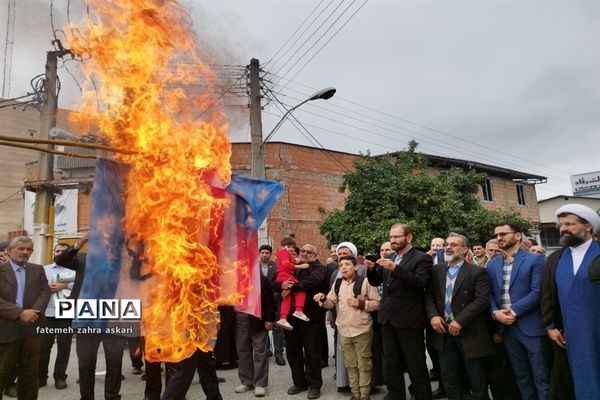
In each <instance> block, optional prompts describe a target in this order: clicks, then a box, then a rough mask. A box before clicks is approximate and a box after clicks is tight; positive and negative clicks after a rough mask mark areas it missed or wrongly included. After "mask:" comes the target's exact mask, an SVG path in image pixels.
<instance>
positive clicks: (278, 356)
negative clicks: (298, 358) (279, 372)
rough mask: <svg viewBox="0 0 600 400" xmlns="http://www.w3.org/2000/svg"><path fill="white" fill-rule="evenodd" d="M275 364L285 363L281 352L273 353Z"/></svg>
mask: <svg viewBox="0 0 600 400" xmlns="http://www.w3.org/2000/svg"><path fill="white" fill-rule="evenodd" d="M275 364H277V365H285V358H283V355H282V354H275Z"/></svg>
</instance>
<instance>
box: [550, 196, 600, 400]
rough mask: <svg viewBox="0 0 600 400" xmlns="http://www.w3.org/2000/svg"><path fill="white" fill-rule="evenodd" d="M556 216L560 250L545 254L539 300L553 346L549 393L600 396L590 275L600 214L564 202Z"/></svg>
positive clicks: (599, 318)
mask: <svg viewBox="0 0 600 400" xmlns="http://www.w3.org/2000/svg"><path fill="white" fill-rule="evenodd" d="M556 218H557V228H558V230H559V233H560V244H561V245H562V246H563V249H562V250H560V251H556V252H554V253H553V254H552V255H551V256H550V257H548V261H547V263H546V270H545V273H544V279H543V284H542V300H541V301H542V317H543V320H544V323H546V324H547V333H548V336H549V337H550V339H551V340H552V341H553V342H554V345H555V346H554V348H555V362H554V366H553V371H552V373H553V384H555V385H553V389H556V392H555V391H553V393H552V394H553V395H554V396H555V398H560V399H569V398H577V399H599V398H600V284H598V283H594V282H591V281H590V280H589V278H588V273H589V269H590V265H591V264H592V262H593V260H594V259H595V258H597V257H598V256H599V255H600V244H599V243H598V242H597V241H595V240H594V239H593V236H594V234H595V233H597V231H598V229H599V228H600V217H599V216H598V214H597V213H596V212H595V211H594V210H592V209H591V208H589V207H586V206H584V205H581V204H566V205H564V206H562V207H560V208H559V209H558V210H556ZM565 350H566V360H565V357H564V356H565ZM561 361H562V362H561ZM569 369H570V374H569ZM570 377H572V383H573V386H572V389H571V386H570V382H569V381H570ZM573 394H574V397H573Z"/></svg>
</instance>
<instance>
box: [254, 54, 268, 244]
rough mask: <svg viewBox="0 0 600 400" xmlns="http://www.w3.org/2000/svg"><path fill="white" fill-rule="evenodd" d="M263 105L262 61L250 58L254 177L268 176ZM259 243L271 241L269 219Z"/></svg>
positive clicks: (261, 229)
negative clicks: (264, 145) (268, 226)
mask: <svg viewBox="0 0 600 400" xmlns="http://www.w3.org/2000/svg"><path fill="white" fill-rule="evenodd" d="M261 112H262V105H261V95H260V63H259V62H258V60H257V59H256V58H253V59H251V60H250V138H251V146H252V177H253V178H263V179H264V178H266V171H265V154H264V152H263V151H264V149H265V147H263V146H262V141H263V136H262V115H261ZM258 244H259V245H262V244H270V243H269V231H268V229H267V221H266V220H264V221H263V222H262V224H261V225H260V227H259V228H258Z"/></svg>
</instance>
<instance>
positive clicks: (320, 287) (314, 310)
mask: <svg viewBox="0 0 600 400" xmlns="http://www.w3.org/2000/svg"><path fill="white" fill-rule="evenodd" d="M309 265H310V267H308V268H306V269H299V270H296V279H298V283H296V284H294V286H292V291H296V290H302V291H305V292H306V301H305V302H304V314H306V316H307V317H308V318H310V320H311V321H320V320H321V318H322V316H323V315H324V313H325V311H326V310H324V309H323V308H322V307H320V306H319V305H318V304H317V303H316V302H315V301H313V297H314V295H315V294H317V293H327V291H328V290H327V283H326V282H325V267H324V266H323V265H321V263H320V262H319V260H315V261H311V262H310V263H309ZM279 288H281V286H279ZM292 309H293V307H292Z"/></svg>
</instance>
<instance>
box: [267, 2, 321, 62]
mask: <svg viewBox="0 0 600 400" xmlns="http://www.w3.org/2000/svg"><path fill="white" fill-rule="evenodd" d="M324 1H325V0H321V1H320V2H319V3H318V4H317V5H316V6H315V8H313V9H312V11H311V12H310V14H308V16H307V17H306V18H305V19H304V21H302V23H301V24H300V25H299V26H298V28H296V30H295V31H294V33H292V35H291V36H290V37H289V38H288V40H286V42H285V43H284V44H283V45H281V47H280V48H279V49H278V50H277V51H276V52H275V54H273V56H272V57H271V58H269V60H268V61H267V62H266V63H264V66H266V65H268V64H269V63H270V62H271V61H273V59H274V58H275V57H277V55H278V54H279V52H280V51H281V50H283V49H284V48H285V46H287V44H288V43H289V42H290V41H291V40H292V39H293V38H294V36H295V35H296V33H298V31H299V30H300V29H301V28H302V26H303V25H304V24H305V23H306V22H307V21H308V20H309V19H310V17H311V16H312V15H313V14H314V13H315V11H317V10H318V8H319V7H320V6H321V4H323V2H324ZM332 2H333V0H330V1H329V4H331V3H332ZM329 4H328V5H327V7H329ZM327 7H325V8H327ZM317 18H318V16H317ZM314 21H315V20H313V22H314ZM294 43H295V42H294ZM291 47H293V44H292V46H290V48H291Z"/></svg>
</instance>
